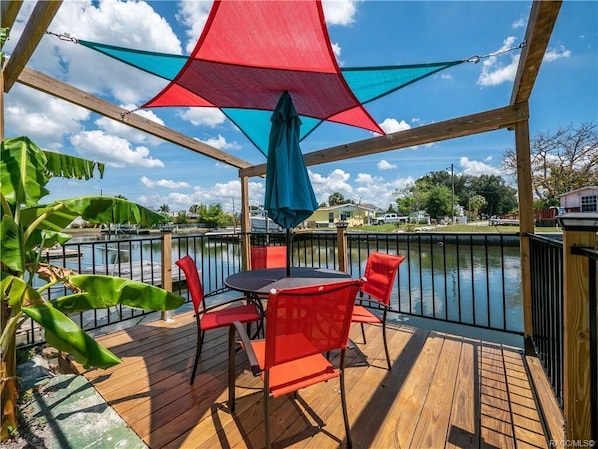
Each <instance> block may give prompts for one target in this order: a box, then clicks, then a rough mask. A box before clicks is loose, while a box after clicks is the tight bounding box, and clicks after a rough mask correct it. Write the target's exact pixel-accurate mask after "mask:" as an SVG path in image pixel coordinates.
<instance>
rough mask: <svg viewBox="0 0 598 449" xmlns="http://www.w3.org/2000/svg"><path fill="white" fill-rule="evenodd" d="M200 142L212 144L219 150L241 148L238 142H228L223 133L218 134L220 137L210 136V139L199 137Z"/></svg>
mask: <svg viewBox="0 0 598 449" xmlns="http://www.w3.org/2000/svg"><path fill="white" fill-rule="evenodd" d="M197 140H199V141H200V142H203V143H205V144H206V145H210V146H211V147H214V148H218V149H219V150H240V149H241V145H239V144H238V143H237V142H227V141H226V138H225V137H224V136H222V135H221V134H218V137H210V138H209V139H205V140H202V139H197Z"/></svg>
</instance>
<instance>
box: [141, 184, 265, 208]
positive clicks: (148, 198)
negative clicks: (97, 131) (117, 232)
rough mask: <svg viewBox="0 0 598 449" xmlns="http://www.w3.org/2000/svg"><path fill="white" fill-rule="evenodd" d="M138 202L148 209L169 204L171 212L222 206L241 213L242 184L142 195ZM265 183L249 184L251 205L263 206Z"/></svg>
mask: <svg viewBox="0 0 598 449" xmlns="http://www.w3.org/2000/svg"><path fill="white" fill-rule="evenodd" d="M136 201H137V202H139V203H140V204H143V205H146V206H147V207H154V206H155V205H156V204H168V206H169V207H170V210H171V211H179V210H189V207H191V206H192V205H194V204H207V205H211V204H217V203H218V204H220V205H222V208H223V209H224V210H225V211H228V212H231V211H232V210H233V206H234V210H235V212H236V213H239V211H240V209H241V182H240V181H239V180H231V181H228V182H223V183H216V184H214V185H212V186H209V187H201V186H196V187H194V189H193V192H191V193H182V192H171V193H169V194H168V195H161V194H153V195H142V196H139V197H138V198H136ZM263 202H264V183H263V181H262V182H249V203H250V204H251V205H257V204H263Z"/></svg>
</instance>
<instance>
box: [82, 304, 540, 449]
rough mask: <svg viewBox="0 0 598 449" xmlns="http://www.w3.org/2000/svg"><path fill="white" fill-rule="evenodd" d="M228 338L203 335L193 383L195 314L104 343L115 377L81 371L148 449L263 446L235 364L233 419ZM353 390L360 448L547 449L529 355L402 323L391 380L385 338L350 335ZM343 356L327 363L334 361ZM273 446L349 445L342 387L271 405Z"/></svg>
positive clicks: (392, 331)
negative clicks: (114, 359) (113, 360)
mask: <svg viewBox="0 0 598 449" xmlns="http://www.w3.org/2000/svg"><path fill="white" fill-rule="evenodd" d="M227 338H228V337H227V331H226V330H216V331H210V332H208V333H207V334H206V341H205V342H204V348H203V352H202V358H201V360H200V363H199V367H198V374H197V376H196V379H195V383H194V385H193V386H191V385H190V384H189V378H190V375H191V370H192V364H193V357H194V351H195V341H196V329H195V321H194V319H193V316H192V314H191V313H184V314H181V315H177V316H176V317H175V320H174V321H172V322H166V321H155V322H150V323H142V324H140V325H137V326H135V327H132V328H129V329H124V330H119V331H117V332H114V333H111V334H107V335H104V336H100V337H98V340H99V341H101V342H102V343H103V344H104V345H105V346H107V347H108V348H110V349H111V350H113V351H114V352H115V353H116V354H117V355H118V356H119V357H121V358H122V359H123V363H122V364H120V365H117V366H115V367H112V368H110V369H107V370H84V369H83V368H82V367H81V366H78V365H76V366H77V367H78V368H79V370H80V372H82V373H83V374H84V375H85V376H86V377H87V378H88V379H89V380H90V382H91V383H92V384H93V385H94V387H95V388H96V389H97V390H98V392H99V393H100V394H101V395H102V396H103V397H104V398H105V399H106V401H107V402H108V403H109V404H110V405H111V406H112V407H113V408H114V410H115V411H116V412H117V413H118V414H119V415H120V416H121V417H122V418H123V419H124V420H125V421H126V422H127V423H128V424H129V426H130V427H131V428H132V429H133V430H134V431H135V432H136V433H137V434H138V435H139V436H140V437H141V438H142V439H143V440H144V441H145V442H146V443H147V444H148V446H149V447H151V448H152V449H161V448H169V449H170V448H173V449H174V448H217V447H222V448H237V447H240V448H259V447H263V445H264V434H263V433H264V432H263V396H262V392H261V386H262V384H261V380H260V379H259V378H256V377H254V376H253V375H252V374H251V373H250V372H249V371H248V370H247V369H248V364H247V359H246V356H245V354H244V353H243V352H239V353H238V354H237V358H236V364H237V365H236V375H237V380H236V397H237V400H236V412H235V414H230V413H229V411H228V391H227V366H228V365H227V352H226V348H227ZM351 338H352V340H353V341H354V343H355V346H356V348H355V349H354V350H349V351H348V352H347V360H346V364H347V367H346V370H345V381H346V388H347V401H348V408H349V419H350V425H351V435H352V439H353V447H355V448H364V449H365V448H385V449H386V448H413V449H416V448H431V447H446V448H452V449H456V448H501V449H502V448H508V447H517V448H536V449H537V448H541V447H546V446H547V439H546V436H545V435H544V426H543V425H542V423H541V421H540V416H541V414H540V413H539V412H538V410H537V401H535V400H534V396H533V389H532V388H531V385H530V379H528V375H527V371H526V369H525V365H524V363H525V361H524V358H523V354H522V353H521V352H520V351H518V350H515V349H513V348H509V347H504V346H501V345H498V344H493V343H487V342H483V341H479V340H473V339H468V338H464V337H458V336H452V335H446V334H443V333H438V332H430V331H426V330H423V329H417V328H412V327H407V326H403V325H396V326H394V325H393V326H390V327H389V329H388V339H389V347H390V356H391V364H392V370H390V371H389V370H387V369H386V360H385V354H384V346H383V342H382V335H381V329H380V327H378V326H366V338H367V343H364V342H363V340H362V337H361V331H360V329H359V327H358V326H354V327H353V328H352V330H351ZM338 358H339V357H338V354H335V353H333V354H331V360H332V363H333V364H335V363H338ZM271 426H272V427H271V428H272V433H271V436H272V440H273V447H275V448H282V447H292V448H295V449H307V448H313V447H317V448H322V449H326V448H338V447H345V430H344V425H343V419H342V412H341V407H340V395H339V384H338V379H333V380H331V381H329V382H325V383H322V384H318V385H314V386H312V387H309V388H306V389H304V390H301V391H300V392H299V395H298V398H297V399H293V398H292V397H288V396H287V397H281V398H277V399H275V400H272V402H271Z"/></svg>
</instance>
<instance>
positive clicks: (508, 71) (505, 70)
mask: <svg viewBox="0 0 598 449" xmlns="http://www.w3.org/2000/svg"><path fill="white" fill-rule="evenodd" d="M514 43H515V37H514V36H509V37H507V38H506V39H505V40H504V41H503V45H502V47H501V48H500V49H498V50H497V51H496V52H494V53H500V52H503V51H505V50H508V49H509V48H511V47H512V46H513V44H514ZM501 56H502V55H493V56H489V57H488V58H486V59H484V62H483V63H482V73H480V76H479V77H478V81H477V84H478V85H479V86H497V85H499V84H502V83H506V82H509V81H513V80H514V79H515V75H516V73H517V65H518V64H519V54H516V55H510V62H509V63H508V64H506V65H503V64H502V63H501V61H502V58H501Z"/></svg>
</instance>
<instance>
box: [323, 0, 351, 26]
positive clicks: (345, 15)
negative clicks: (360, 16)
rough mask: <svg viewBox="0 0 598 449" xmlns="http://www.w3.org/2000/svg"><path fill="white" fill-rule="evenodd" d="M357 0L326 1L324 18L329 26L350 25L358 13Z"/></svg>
mask: <svg viewBox="0 0 598 449" xmlns="http://www.w3.org/2000/svg"><path fill="white" fill-rule="evenodd" d="M356 5H357V1H355V0H324V1H323V2H322V7H323V8H324V18H325V19H326V23H327V24H328V25H350V24H352V23H353V22H354V17H355V13H356V12H357V6H356Z"/></svg>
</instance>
